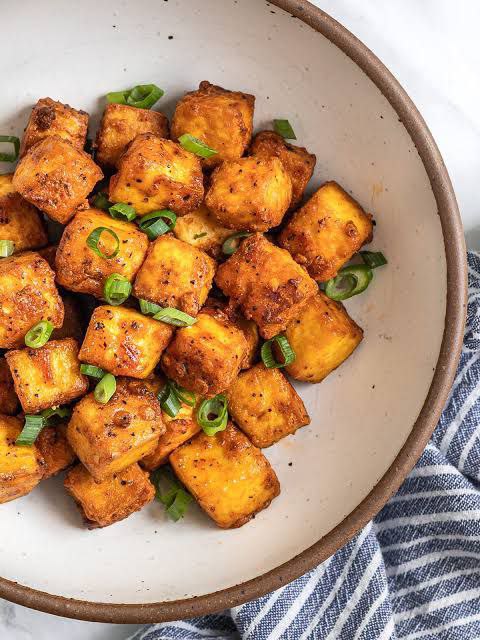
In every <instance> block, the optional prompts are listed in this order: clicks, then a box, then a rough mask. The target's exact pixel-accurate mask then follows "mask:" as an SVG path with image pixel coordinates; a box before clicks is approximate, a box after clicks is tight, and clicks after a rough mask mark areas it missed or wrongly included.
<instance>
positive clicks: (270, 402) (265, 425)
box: [226, 362, 310, 449]
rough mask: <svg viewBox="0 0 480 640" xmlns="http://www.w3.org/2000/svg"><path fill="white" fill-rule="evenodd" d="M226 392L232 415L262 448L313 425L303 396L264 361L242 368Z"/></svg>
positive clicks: (280, 373) (281, 374)
mask: <svg viewBox="0 0 480 640" xmlns="http://www.w3.org/2000/svg"><path fill="white" fill-rule="evenodd" d="M226 394H227V398H228V410H229V413H230V415H231V417H232V418H233V420H235V423H236V424H237V425H238V426H239V427H240V429H241V430H242V431H243V432H244V433H246V434H247V436H248V437H249V438H250V440H251V441H252V442H253V444H254V445H255V446H256V447H260V448H261V449H263V448H265V447H270V446H271V445H272V444H274V443H275V442H278V441H279V440H281V439H282V438H284V437H285V436H288V435H290V434H292V433H295V431H296V430H297V429H299V428H300V427H304V426H305V425H307V424H310V418H309V416H308V413H307V411H306V409H305V406H304V404H303V402H302V399H301V398H300V396H299V395H298V393H297V392H296V391H295V389H294V388H293V387H292V385H291V384H290V382H288V380H287V378H286V377H285V376H284V375H283V373H282V372H281V371H279V370H278V369H267V368H266V367H265V365H264V364H263V362H260V363H259V364H256V365H255V366H254V367H252V368H251V369H248V370H247V371H242V372H241V373H240V375H239V376H238V378H237V379H236V380H234V382H233V384H232V385H231V386H230V387H229V388H228V390H227V392H226Z"/></svg>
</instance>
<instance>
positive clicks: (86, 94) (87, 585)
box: [0, 0, 446, 603]
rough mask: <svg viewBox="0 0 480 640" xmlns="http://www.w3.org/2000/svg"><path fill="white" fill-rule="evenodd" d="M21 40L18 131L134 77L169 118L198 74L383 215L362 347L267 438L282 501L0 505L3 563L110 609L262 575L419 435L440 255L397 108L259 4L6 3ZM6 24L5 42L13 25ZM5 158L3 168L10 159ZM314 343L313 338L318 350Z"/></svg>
mask: <svg viewBox="0 0 480 640" xmlns="http://www.w3.org/2000/svg"><path fill="white" fill-rule="evenodd" d="M3 21H4V24H5V25H6V27H7V29H8V33H9V36H10V38H13V37H14V38H15V47H13V46H12V47H8V48H6V50H5V51H4V52H3V54H2V59H1V62H0V68H1V69H2V76H3V77H4V78H8V81H7V82H5V83H4V87H3V91H2V107H1V109H0V131H1V133H5V134H6V133H9V132H12V133H15V134H17V135H20V134H21V132H22V129H23V127H24V126H25V124H26V120H27V117H28V111H29V109H30V108H31V106H32V104H33V103H34V102H35V101H36V100H37V99H38V98H39V97H43V96H51V97H52V98H55V99H59V100H61V101H63V102H68V103H70V104H72V105H73V106H75V107H78V108H83V109H85V110H87V111H89V112H90V113H91V114H92V115H93V116H94V117H93V118H92V125H93V126H92V130H94V129H95V125H96V124H97V123H98V117H99V115H100V113H101V110H102V105H103V98H102V96H103V95H104V94H105V93H106V92H108V91H112V90H118V89H122V88H126V87H130V86H133V85H135V84H139V83H143V82H155V83H157V84H158V85H160V86H162V87H163V88H164V89H165V90H166V95H165V97H164V98H162V101H161V102H160V103H159V105H158V107H157V108H160V109H162V110H165V111H166V112H167V113H168V114H169V115H170V114H171V113H172V109H173V107H174V105H175V102H176V100H177V99H178V98H179V97H180V96H181V95H182V93H183V92H185V91H187V90H191V89H193V88H195V87H196V86H197V85H198V82H199V81H200V80H204V79H208V80H210V81H211V82H214V83H217V84H220V85H222V86H225V87H227V88H232V89H242V90H245V91H247V92H249V93H253V94H255V96H256V97H257V104H256V116H255V124H256V129H257V130H258V129H260V128H263V127H268V128H269V127H270V126H271V120H272V118H274V117H279V118H288V119H289V120H290V122H291V123H292V125H293V127H294V130H295V132H296V134H297V138H298V143H299V144H301V145H305V146H306V147H307V148H308V149H309V150H310V151H312V152H314V153H316V154H317V168H316V172H315V176H314V179H313V180H312V183H311V188H310V191H313V189H314V188H316V187H317V186H318V185H319V184H320V183H321V182H323V181H325V180H327V179H334V180H336V181H338V182H339V183H340V184H342V185H343V186H344V187H345V188H346V189H347V190H349V191H351V193H352V194H353V195H354V197H355V198H357V199H358V200H359V201H360V203H361V204H362V205H363V206H364V207H365V208H366V209H367V210H369V211H370V212H371V213H373V215H374V217H375V220H376V223H377V225H376V229H375V238H374V241H373V243H372V245H371V246H372V247H374V248H375V249H381V250H382V251H383V252H384V253H385V255H386V256H387V257H388V260H389V265H388V267H384V268H382V269H379V270H378V271H377V272H376V273H375V279H374V282H373V284H372V285H371V286H370V288H369V289H368V290H367V292H366V293H365V294H364V295H362V296H360V297H358V298H357V299H353V300H351V301H348V303H347V305H346V306H347V309H348V311H349V313H350V314H351V315H352V316H353V318H354V319H355V320H356V321H357V322H358V323H359V324H360V325H361V326H362V327H363V328H364V330H365V340H364V342H363V344H362V345H361V346H360V348H359V349H358V350H357V352H356V353H355V354H354V356H353V357H352V358H351V359H350V360H349V361H348V362H347V363H346V364H345V365H343V366H342V367H341V368H340V369H339V370H338V371H337V372H336V373H334V374H332V375H331V376H330V377H329V378H328V379H327V380H326V381H325V382H323V383H322V384H320V385H315V386H307V385H299V386H298V389H299V391H300V393H301V395H302V398H303V399H304V401H305V402H306V405H307V409H308V411H309V413H310V415H311V418H312V424H311V426H309V427H306V428H303V429H301V430H300V431H299V432H298V434H297V435H296V436H294V437H290V438H287V439H285V440H283V441H282V442H280V443H279V444H277V445H276V446H274V447H272V448H271V449H268V450H267V451H266V455H267V457H268V458H269V460H270V461H271V462H272V464H273V466H274V468H275V470H276V472H277V474H278V476H279V479H280V482H281V485H282V493H281V496H280V497H279V498H278V499H276V500H275V501H274V503H273V504H272V506H271V507H270V508H269V509H267V510H266V511H265V512H263V513H261V514H260V515H258V516H257V517H256V518H255V520H253V521H252V522H251V523H249V524H248V525H247V526H245V527H243V528H241V529H238V530H233V531H221V530H219V529H217V528H216V527H215V526H214V525H213V524H211V523H210V521H209V520H208V519H207V517H206V516H204V515H203V514H202V513H201V512H200V510H199V509H198V508H197V507H193V508H192V509H191V510H190V512H189V514H188V515H187V517H186V518H185V520H184V521H182V522H180V523H177V524H174V523H172V522H169V521H168V520H167V519H166V518H165V516H164V513H163V510H162V507H161V506H160V505H158V504H154V505H152V506H150V507H149V508H146V509H145V510H144V511H142V512H140V513H139V514H136V515H134V516H132V517H131V518H129V519H128V520H126V521H123V522H121V523H119V524H116V525H115V526H112V527H109V528H107V529H104V530H97V531H87V530H85V529H83V528H82V526H81V521H80V517H79V515H78V513H77V511H76V508H75V506H74V504H73V502H72V501H71V499H70V498H69V497H67V495H66V494H65V493H64V491H63V487H62V483H61V480H59V479H54V480H50V481H47V482H45V483H43V484H42V485H41V486H40V487H39V488H37V489H36V490H35V491H34V492H33V493H32V494H30V495H29V496H27V497H25V498H23V499H21V500H18V501H15V502H12V503H9V504H6V505H2V507H1V509H0V528H1V530H2V531H3V535H2V540H1V543H0V566H1V570H0V573H1V575H2V576H3V577H5V578H8V579H10V580H14V581H17V582H19V583H20V584H23V585H28V586H30V587H33V588H36V589H39V590H42V591H47V592H49V593H52V594H58V595H63V596H66V597H73V598H80V599H83V600H91V601H103V602H112V603H123V602H130V603H146V602H158V601H163V600H171V599H178V598H183V597H186V596H198V595H202V594H206V593H210V592H212V591H216V590H219V589H223V588H225V587H229V586H232V585H235V584H239V583H241V582H243V581H245V580H248V579H251V578H254V577H256V576H259V575H260V574H262V573H264V572H266V571H268V570H270V569H273V568H275V567H277V566H278V565H280V564H281V563H283V562H285V561H287V560H289V559H290V558H292V557H293V556H295V555H297V554H298V553H300V552H301V551H303V550H304V549H306V548H307V547H309V546H310V545H312V544H313V543H315V542H316V541H318V540H319V539H320V538H321V537H323V536H325V535H326V534H328V532H329V531H330V530H331V529H332V528H333V527H334V526H335V525H337V524H338V523H339V522H340V521H341V520H342V519H343V518H344V517H345V516H346V515H347V514H348V513H350V512H351V511H352V509H354V508H355V507H356V506H357V505H358V504H359V503H360V501H361V500H362V499H363V498H364V497H365V496H366V495H367V494H368V492H369V491H370V490H371V489H372V488H373V487H374V485H375V484H376V483H377V481H378V480H379V479H380V477H381V476H382V475H383V473H384V472H385V471H386V469H387V468H388V467H389V466H390V464H391V463H392V461H393V459H394V458H395V456H396V454H397V453H398V452H399V450H400V448H401V446H402V444H403V443H404V441H405V439H406V438H407V436H408V434H409V432H410V431H411V428H412V425H413V423H414V421H415V419H416V418H417V416H418V413H419V411H420V409H421V407H422V404H423V401H424V399H425V396H426V394H427V391H428V388H429V386H430V383H431V380H432V375H433V372H434V368H435V364H436V361H437V358H438V354H439V349H440V343H441V339H442V332H443V328H444V315H445V305H446V266H445V253H444V243H443V238H442V232H441V227H440V221H439V217H438V215H437V207H436V203H435V199H434V197H433V194H432V191H431V188H430V184H429V180H428V178H427V175H426V172H425V169H424V167H423V164H422V162H421V160H420V158H419V156H418V153H417V151H416V149H415V146H414V145H413V142H412V140H411V139H410V137H409V135H408V133H407V132H406V130H405V128H404V127H403V125H402V123H401V122H399V120H398V117H397V114H396V113H395V111H394V110H393V109H392V107H391V106H390V105H389V103H388V102H387V101H386V99H385V98H384V97H383V96H382V94H381V93H380V91H379V90H378V89H377V88H376V87H375V85H374V84H373V83H372V82H371V81H370V80H369V79H368V78H367V77H366V75H365V74H364V73H363V72H362V71H361V70H360V69H359V68H358V67H357V66H356V65H355V64H354V63H353V62H352V61H351V60H350V59H349V58H348V57H347V56H346V55H345V54H344V53H343V52H342V51H340V50H339V49H338V48H337V47H336V46H334V45H333V44H332V43H330V42H329V41H328V40H327V39H326V38H324V37H323V36H321V35H320V34H318V33H316V32H315V31H313V30H312V29H311V28H310V27H308V26H307V25H305V24H303V23H302V22H300V21H299V20H298V19H294V18H292V17H291V16H290V15H288V14H287V13H284V12H283V11H281V10H280V9H278V8H277V7H275V6H273V5H269V4H268V3H263V2H258V0H242V2H237V1H236V0H203V1H202V2H201V3H200V2H199V3H190V2H187V1H186V0H176V1H173V0H170V1H167V0H165V1H163V2H158V0H137V1H136V2H135V3H132V2H126V1H120V2H100V3H99V2H95V1H93V0H83V2H82V3H74V4H72V3H64V2H61V1H60V0H53V1H52V2H50V3H49V10H48V11H44V10H43V9H42V6H41V4H40V3H38V2H34V1H33V0H25V1H24V2H22V3H10V4H9V5H6V6H5V7H4V8H3ZM12 34H14V36H13V35H12ZM2 169H4V170H6V169H8V167H7V166H5V167H2ZM311 348H312V349H314V348H315V345H314V344H312V346H311Z"/></svg>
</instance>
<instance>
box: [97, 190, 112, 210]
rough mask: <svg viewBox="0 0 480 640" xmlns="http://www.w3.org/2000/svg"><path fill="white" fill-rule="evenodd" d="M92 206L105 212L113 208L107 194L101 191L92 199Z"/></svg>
mask: <svg viewBox="0 0 480 640" xmlns="http://www.w3.org/2000/svg"><path fill="white" fill-rule="evenodd" d="M92 204H93V206H94V207H95V208H96V209H102V210H103V211H106V210H107V209H109V208H110V207H111V206H112V203H111V202H110V200H109V199H108V198H107V194H106V193H104V192H103V191H99V192H98V193H96V194H95V196H94V197H93V199H92Z"/></svg>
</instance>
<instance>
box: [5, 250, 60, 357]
mask: <svg viewBox="0 0 480 640" xmlns="http://www.w3.org/2000/svg"><path fill="white" fill-rule="evenodd" d="M41 320H48V321H49V322H51V323H52V324H53V326H54V327H61V326H62V324H63V303H62V299H61V297H60V295H59V293H58V291H57V288H56V286H55V273H54V272H53V271H52V269H50V267H49V266H48V263H47V262H46V260H44V259H43V258H42V257H40V256H39V255H38V253H33V252H26V253H22V254H19V255H13V256H11V257H10V258H3V259H2V260H0V349H11V348H12V347H19V346H21V345H22V344H23V341H24V338H25V334H26V333H27V332H28V331H29V330H30V329H31V328H32V327H33V326H34V325H35V324H37V322H40V321H41Z"/></svg>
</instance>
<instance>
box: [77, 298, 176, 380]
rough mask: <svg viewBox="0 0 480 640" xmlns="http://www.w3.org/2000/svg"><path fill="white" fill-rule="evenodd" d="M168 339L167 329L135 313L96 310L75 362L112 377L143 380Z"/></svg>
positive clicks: (106, 308) (123, 309)
mask: <svg viewBox="0 0 480 640" xmlns="http://www.w3.org/2000/svg"><path fill="white" fill-rule="evenodd" d="M172 335H173V328H172V327H171V326H170V325H168V324H165V323H164V322H159V321H158V320H153V318H149V317H148V316H144V315H143V314H142V313H139V312H138V311H135V309H128V308H126V307H123V306H119V307H111V306H102V307H97V308H96V309H95V310H94V312H93V314H92V317H91V318H90V323H89V325H88V329H87V334H86V336H85V340H84V341H83V344H82V348H81V349H80V354H79V358H80V360H81V361H82V362H88V363H89V364H93V365H96V366H97V367H100V368H101V369H105V370H106V371H110V373H113V375H114V376H130V377H131V378H146V377H147V376H149V375H150V374H151V373H152V371H153V370H154V369H155V367H156V365H157V364H158V363H159V362H160V356H161V355H162V353H163V351H164V349H165V347H166V346H167V345H168V343H169V342H170V340H171V338H172ZM105 345H106V346H105Z"/></svg>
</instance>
